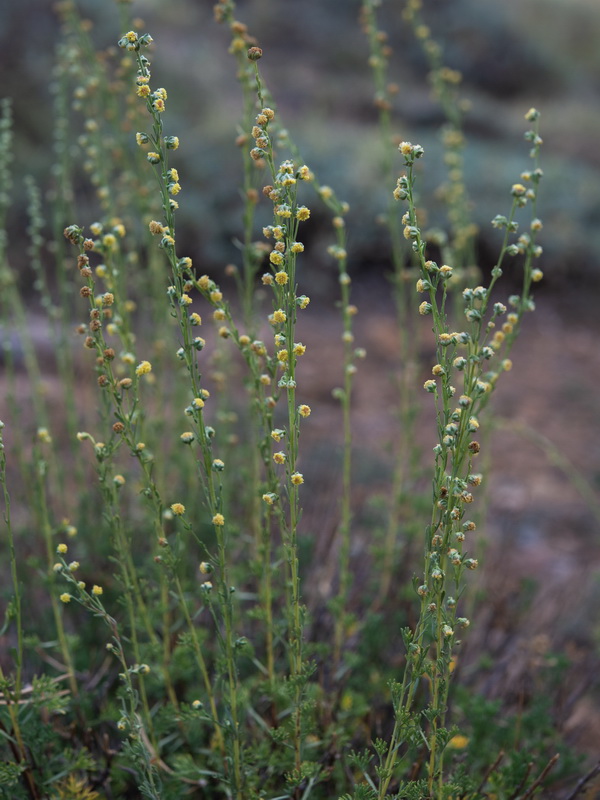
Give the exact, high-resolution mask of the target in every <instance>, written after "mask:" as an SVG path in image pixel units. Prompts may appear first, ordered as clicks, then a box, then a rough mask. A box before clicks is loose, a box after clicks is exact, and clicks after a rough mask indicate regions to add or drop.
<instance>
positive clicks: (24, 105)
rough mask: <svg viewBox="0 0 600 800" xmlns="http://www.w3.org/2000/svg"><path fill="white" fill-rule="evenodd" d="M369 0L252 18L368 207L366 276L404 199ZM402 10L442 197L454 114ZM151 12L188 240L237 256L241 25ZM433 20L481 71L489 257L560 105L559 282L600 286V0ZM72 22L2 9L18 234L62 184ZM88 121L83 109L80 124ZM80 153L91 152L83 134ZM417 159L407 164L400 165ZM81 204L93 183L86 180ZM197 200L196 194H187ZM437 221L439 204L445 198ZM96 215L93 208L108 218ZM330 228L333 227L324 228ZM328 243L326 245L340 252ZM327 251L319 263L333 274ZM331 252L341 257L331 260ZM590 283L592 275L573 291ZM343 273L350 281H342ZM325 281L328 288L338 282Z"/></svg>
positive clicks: (278, 8) (173, 11)
mask: <svg viewBox="0 0 600 800" xmlns="http://www.w3.org/2000/svg"><path fill="white" fill-rule="evenodd" d="M359 5H360V4H359V2H358V0H330V1H329V2H322V0H304V2H302V3H301V14H300V13H298V9H297V6H296V3H292V2H290V0H279V1H276V0H245V1H244V0H242V1H241V2H240V3H239V4H238V15H239V17H240V19H241V20H242V21H244V22H246V23H247V24H248V25H249V29H250V33H251V34H254V35H256V36H257V39H258V42H259V44H260V46H261V47H262V48H263V49H264V52H265V56H264V58H263V60H262V62H261V68H262V70H263V72H264V75H265V77H266V79H267V82H268V85H269V87H270V88H271V91H272V92H273V94H274V96H275V100H276V102H277V104H278V106H279V108H280V109H281V111H282V113H283V116H284V119H285V123H286V125H287V126H288V127H289V129H290V131H292V133H293V136H294V138H295V140H296V141H297V142H298V144H299V145H300V147H301V151H302V153H303V156H304V158H305V160H306V161H307V162H308V163H309V164H310V165H311V166H312V167H313V168H314V169H316V170H318V174H319V176H320V178H321V181H322V182H323V183H327V184H331V185H332V186H334V187H335V189H336V191H337V193H338V196H340V197H342V198H344V199H346V200H347V201H348V202H349V203H350V205H351V209H352V210H351V214H350V217H349V219H348V229H349V244H350V248H351V266H352V268H353V270H354V271H355V274H357V273H359V274H360V273H361V272H364V271H365V270H367V269H368V270H369V271H370V272H371V273H373V272H376V273H382V272H385V271H386V270H387V269H388V253H387V251H386V247H387V245H386V244H382V243H381V242H382V241H385V237H384V236H382V235H381V234H380V230H379V229H378V227H377V223H376V211H377V209H378V208H380V209H383V208H384V205H385V203H386V202H387V196H386V192H385V191H384V190H383V187H382V186H381V185H377V183H376V182H375V181H374V180H373V179H372V176H373V175H374V174H377V166H378V164H379V163H380V159H381V150H380V148H381V145H380V139H379V137H378V134H377V130H376V125H377V114H376V109H375V107H374V105H373V91H372V85H371V79H370V75H369V71H368V69H367V67H366V61H367V58H368V50H367V43H366V40H365V37H364V35H363V34H362V32H361V30H360V27H359V25H358V21H357V20H358V13H359ZM402 5H403V4H402V3H398V2H384V3H383V4H382V8H381V13H382V23H383V24H382V27H383V28H384V29H385V30H387V31H388V33H389V36H390V43H391V44H392V46H393V50H394V52H393V55H392V60H391V69H390V77H391V79H392V80H393V81H394V82H396V83H397V84H398V86H399V89H400V91H399V93H398V94H397V95H396V107H395V109H394V113H395V121H394V130H395V132H396V133H397V135H398V137H399V138H402V139H410V140H413V141H419V142H420V143H422V144H423V146H425V148H426V150H427V162H428V163H427V169H426V170H424V176H423V179H422V180H423V181H424V188H423V194H424V195H425V194H426V193H429V196H431V192H432V191H434V190H435V188H436V186H437V183H439V178H438V177H437V176H438V175H439V174H441V173H440V171H439V170H438V169H436V167H437V166H439V165H441V149H440V146H439V137H438V133H437V132H438V130H439V126H440V123H441V122H442V115H441V112H440V109H439V107H438V106H437V105H436V103H435V102H434V101H433V100H432V99H431V97H430V91H429V87H428V84H427V65H426V63H425V61H424V56H423V54H422V52H421V49H420V46H419V44H418V42H416V41H415V39H414V36H413V34H412V32H411V31H410V30H409V28H408V26H407V24H406V23H405V22H403V20H402V17H401V13H400V12H401V8H402ZM78 6H79V8H80V9H81V10H82V12H83V13H84V15H85V16H86V17H88V18H89V20H90V21H91V24H92V25H93V28H92V30H91V35H92V37H93V39H94V41H95V44H96V45H97V47H98V48H100V49H108V50H111V49H114V48H115V43H116V40H117V38H118V36H119V35H120V34H121V33H122V31H121V30H120V23H119V14H118V6H117V4H113V3H109V2H107V1H106V0H81V1H80V2H79V4H78ZM131 9H132V11H133V15H134V17H139V18H140V19H141V20H143V25H140V29H142V28H143V30H144V31H147V32H149V33H151V34H152V36H153V37H154V39H155V41H156V43H157V48H156V53H155V55H154V57H153V61H154V65H153V72H154V74H155V76H156V80H158V82H159V84H160V85H164V86H167V87H168V90H169V116H170V127H171V128H172V129H173V131H174V132H176V133H177V134H178V135H179V136H180V139H181V142H182V147H181V150H180V163H181V164H182V165H183V164H185V197H184V202H182V203H181V206H182V210H181V215H180V240H181V237H182V234H185V240H186V242H185V243H186V245H187V246H189V247H190V248H191V250H192V251H193V252H194V254H195V258H198V257H200V258H201V260H202V263H203V264H204V265H205V266H206V268H210V269H213V270H214V269H216V268H217V267H218V266H219V265H222V264H225V263H227V261H229V260H231V259H232V258H234V256H235V250H234V248H233V245H232V238H233V237H234V236H236V235H237V234H239V226H240V223H239V208H240V205H239V195H238V190H237V187H238V186H239V183H240V160H239V158H238V157H237V153H236V148H235V144H234V139H235V136H236V124H237V122H238V119H239V117H240V99H241V98H240V91H239V88H238V85H237V83H236V79H235V65H234V61H233V59H232V58H231V57H230V56H229V55H228V53H227V47H228V32H227V31H226V30H224V29H222V28H221V27H220V26H218V25H217V24H216V23H215V22H214V21H213V13H212V3H211V2H208V1H206V2H205V1H204V0H202V1H201V2H197V1H196V0H170V2H169V3H163V2H158V0H135V1H134V2H133V3H132V4H131ZM423 15H424V19H425V21H426V22H427V24H428V25H429V26H430V28H431V30H432V34H433V36H434V38H435V39H437V40H438V41H439V42H441V43H442V44H443V48H444V60H445V63H446V64H447V65H448V66H450V67H452V68H453V69H458V70H460V71H461V72H462V74H463V76H464V84H463V93H464V96H465V98H467V99H468V100H469V101H471V103H472V110H471V111H470V113H469V114H468V115H467V119H466V134H467V137H468V142H469V156H468V159H467V164H466V181H467V186H468V190H469V193H470V196H471V198H472V201H473V208H474V218H475V222H476V223H478V225H479V226H480V230H481V234H480V240H479V245H480V260H481V264H482V266H485V265H486V261H487V258H488V256H487V254H488V253H490V254H491V253H492V252H494V251H495V244H493V242H496V237H494V236H493V232H492V231H491V228H490V226H489V220H490V219H491V218H492V217H493V216H494V215H495V214H496V213H499V212H503V210H504V209H503V208H502V207H500V206H501V200H502V198H503V197H505V196H506V190H507V187H508V186H509V185H510V183H511V182H512V181H513V180H516V179H517V178H518V175H519V173H520V171H521V170H522V168H523V152H524V151H523V147H522V146H519V141H520V137H521V135H522V129H523V114H524V113H525V111H527V109H528V108H529V107H530V106H531V105H535V106H536V107H538V108H539V109H540V110H541V112H542V130H543V136H544V143H545V147H544V171H545V175H546V180H545V182H544V191H543V193H542V198H541V208H540V211H541V216H542V217H543V219H544V222H545V231H544V249H545V259H544V262H545V263H544V272H545V275H546V277H547V279H548V280H547V282H545V286H544V290H545V291H547V290H548V288H550V289H552V288H554V289H557V290H560V291H561V292H563V291H565V290H566V289H568V287H569V286H575V287H576V288H580V287H581V281H583V280H585V281H586V282H587V281H593V282H594V283H596V281H597V276H598V267H599V260H600V255H599V254H600V224H599V223H600V148H599V147H598V142H599V141H600V110H599V109H600V104H599V102H598V101H599V98H600V49H599V48H598V47H597V42H598V40H599V36H600V5H599V4H598V3H597V2H596V0H507V1H506V2H503V3H498V2H497V0H426V2H425V3H424V8H423ZM59 36H60V34H59V23H58V20H57V17H56V14H55V10H54V9H53V4H52V3H51V2H43V0H21V2H19V3H6V4H5V8H4V9H3V14H2V17H1V19H0V61H1V62H2V66H3V70H2V73H3V86H2V94H3V95H8V96H10V97H12V98H13V102H14V115H15V127H16V130H17V132H18V136H17V142H16V160H17V162H18V163H17V164H16V165H15V176H16V185H15V188H14V202H13V208H12V213H13V217H14V218H13V220H12V221H11V222H12V228H13V230H18V229H19V228H20V227H23V226H24V222H23V225H19V223H20V222H22V221H24V219H25V214H24V208H25V197H24V189H23V185H22V176H23V175H24V174H27V173H31V174H33V175H34V177H35V178H36V180H37V181H38V183H39V184H40V185H41V186H42V187H43V188H44V189H45V190H47V189H49V188H50V187H51V185H52V177H51V172H52V162H53V153H52V124H53V123H52V83H51V81H49V76H51V75H52V70H53V64H54V60H55V49H56V46H57V42H58V41H59ZM84 118H85V117H84V116H82V115H81V114H77V113H75V112H73V115H72V125H73V126H74V128H81V126H82V122H83V120H84ZM76 133H77V132H76V131H75V135H73V136H72V137H71V138H72V141H73V145H72V148H73V157H74V158H76V157H77V152H76V151H77V145H76V140H77V135H76ZM399 168H400V160H399V159H398V169H399ZM80 189H81V192H82V197H81V198H80V200H81V202H86V201H87V202H89V203H93V192H92V191H91V189H89V188H86V185H85V181H84V180H82V181H81V182H80ZM182 198H183V195H182ZM429 208H430V212H431V218H430V220H429V221H430V223H432V224H435V223H436V222H437V221H438V220H437V219H436V208H435V204H433V206H431V205H429ZM90 213H91V214H92V216H93V215H94V211H93V205H92V210H91V211H90ZM312 235H313V237H317V238H318V226H317V227H315V226H313V234H312ZM10 244H11V250H12V253H11V256H12V258H13V263H14V264H15V266H17V265H18V266H20V267H21V268H22V269H25V268H26V256H25V253H24V248H23V247H22V245H21V243H20V242H19V241H18V240H17V238H16V237H15V238H13V239H12V241H11V243H10ZM324 249H325V248H324V247H323V251H324ZM319 252H320V251H319V248H313V250H312V253H313V263H314V264H315V265H316V266H321V265H320V264H319V263H318V261H319ZM323 260H324V261H325V260H326V258H324V259H323ZM573 280H575V281H576V282H575V284H573V283H572V282H573ZM331 282H332V285H333V283H334V276H333V273H331ZM321 289H322V291H323V292H324V293H327V290H328V281H327V280H326V279H325V277H324V276H323V280H322V286H321Z"/></svg>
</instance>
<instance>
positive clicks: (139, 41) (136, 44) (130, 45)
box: [117, 31, 152, 52]
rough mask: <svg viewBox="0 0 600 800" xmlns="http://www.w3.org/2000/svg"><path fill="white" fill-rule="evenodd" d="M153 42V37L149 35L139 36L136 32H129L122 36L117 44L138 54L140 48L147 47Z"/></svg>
mask: <svg viewBox="0 0 600 800" xmlns="http://www.w3.org/2000/svg"><path fill="white" fill-rule="evenodd" d="M151 42H152V37H151V36H150V34H149V33H144V34H142V35H141V36H138V35H137V33H136V32H135V31H128V32H127V33H126V34H125V35H124V36H121V38H120V39H119V41H118V42H117V44H118V45H119V47H122V48H124V49H125V50H134V51H135V52H137V51H138V50H139V49H140V47H142V46H144V47H147V46H148V45H149V44H151Z"/></svg>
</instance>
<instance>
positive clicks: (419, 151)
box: [398, 142, 425, 166]
mask: <svg viewBox="0 0 600 800" xmlns="http://www.w3.org/2000/svg"><path fill="white" fill-rule="evenodd" d="M398 150H400V152H401V153H402V155H403V156H404V163H405V164H406V165H407V166H409V165H410V164H413V163H414V162H415V160H416V159H417V158H421V156H422V155H423V153H424V152H425V151H424V150H423V148H422V147H421V145H420V144H412V142H400V144H399V145H398Z"/></svg>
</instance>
